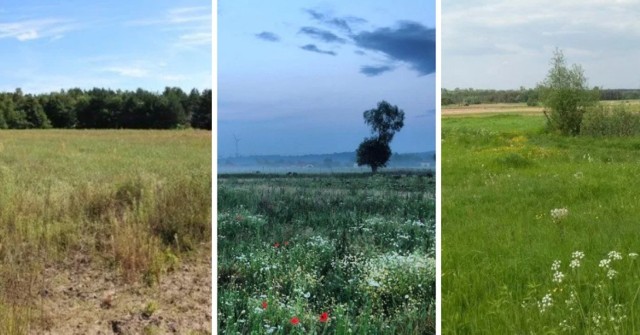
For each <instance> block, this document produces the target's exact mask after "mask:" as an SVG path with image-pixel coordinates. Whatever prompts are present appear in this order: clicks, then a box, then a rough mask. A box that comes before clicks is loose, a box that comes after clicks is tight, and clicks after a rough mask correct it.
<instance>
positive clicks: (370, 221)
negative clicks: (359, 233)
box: [364, 216, 388, 226]
mask: <svg viewBox="0 0 640 335" xmlns="http://www.w3.org/2000/svg"><path fill="white" fill-rule="evenodd" d="M387 221H388V220H387V219H386V218H385V217H384V216H371V217H368V218H366V219H365V220H364V223H365V224H366V225H368V226H381V225H384V224H386V223H387Z"/></svg>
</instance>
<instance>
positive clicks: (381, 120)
mask: <svg viewBox="0 0 640 335" xmlns="http://www.w3.org/2000/svg"><path fill="white" fill-rule="evenodd" d="M363 117H364V122H365V123H366V124H367V125H369V126H370V127H371V133H372V134H373V135H374V136H372V137H370V138H365V139H364V141H363V142H362V143H360V146H359V147H358V149H357V151H356V153H357V163H358V166H362V165H368V166H370V167H371V172H373V173H376V172H377V171H378V168H380V167H385V166H386V164H387V162H388V161H389V158H390V157H391V148H390V147H389V143H391V141H392V140H393V136H394V135H395V133H396V132H398V131H400V129H402V127H403V126H404V111H402V110H401V109H399V108H398V106H393V105H391V104H390V103H388V102H386V101H380V102H379V103H378V107H377V108H375V109H371V110H368V111H365V112H364V114H363Z"/></svg>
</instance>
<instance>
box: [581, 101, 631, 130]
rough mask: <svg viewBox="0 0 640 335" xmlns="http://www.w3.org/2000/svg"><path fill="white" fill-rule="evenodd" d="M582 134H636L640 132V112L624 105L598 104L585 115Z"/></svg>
mask: <svg viewBox="0 0 640 335" xmlns="http://www.w3.org/2000/svg"><path fill="white" fill-rule="evenodd" d="M580 133H581V134H582V135H587V136H596V137H597V136H634V135H639V134H640V113H638V112H636V111H631V110H629V108H628V107H625V106H624V105H617V106H614V107H609V106H597V107H595V108H592V109H590V110H589V111H588V112H587V113H585V115H584V120H583V122H582V127H581V130H580Z"/></svg>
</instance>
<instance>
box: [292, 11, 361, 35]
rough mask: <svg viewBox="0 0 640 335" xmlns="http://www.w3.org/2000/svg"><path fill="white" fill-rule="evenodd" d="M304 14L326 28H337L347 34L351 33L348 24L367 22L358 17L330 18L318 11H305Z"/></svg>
mask: <svg viewBox="0 0 640 335" xmlns="http://www.w3.org/2000/svg"><path fill="white" fill-rule="evenodd" d="M305 12H307V13H308V14H309V15H311V17H312V18H313V19H314V20H316V21H318V22H320V23H322V24H325V25H328V26H333V27H336V28H339V29H341V30H343V31H346V32H348V33H351V26H350V25H349V23H363V22H367V20H365V19H362V18H359V17H355V16H347V17H331V16H330V15H328V14H324V13H320V12H318V11H315V10H313V9H305Z"/></svg>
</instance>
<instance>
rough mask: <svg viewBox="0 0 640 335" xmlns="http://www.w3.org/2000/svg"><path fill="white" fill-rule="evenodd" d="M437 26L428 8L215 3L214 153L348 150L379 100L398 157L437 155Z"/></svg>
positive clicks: (427, 4)
mask: <svg viewBox="0 0 640 335" xmlns="http://www.w3.org/2000/svg"><path fill="white" fill-rule="evenodd" d="M434 27H435V2H434V1H424V0H419V1H402V3H401V4H399V3H394V2H391V1H386V0H385V1H364V0H362V1H318V2H316V1H284V0H278V1H242V0H240V1H238V0H234V1H231V0H220V1H218V48H217V50H218V155H219V156H222V157H226V156H232V155H234V154H235V140H234V136H235V138H239V139H240V141H239V142H238V145H239V146H238V149H239V153H240V154H241V155H252V154H305V153H332V152H343V151H354V150H355V149H356V148H357V147H358V145H359V144H360V142H361V141H362V140H363V139H364V138H365V137H367V136H369V135H370V133H369V129H368V128H367V127H366V125H365V124H364V121H363V118H362V114H363V112H364V111H365V110H368V109H372V108H375V107H376V105H377V103H378V102H379V101H381V100H386V101H388V102H390V103H391V104H393V105H397V106H398V107H399V108H400V109H402V110H404V112H405V114H406V118H405V127H404V129H402V130H401V131H400V133H398V134H397V135H396V137H395V138H394V141H393V142H392V143H391V148H392V150H393V151H394V152H401V153H402V152H418V151H428V150H433V149H434V148H435V112H434V110H435V73H434V71H435V29H434Z"/></svg>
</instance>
